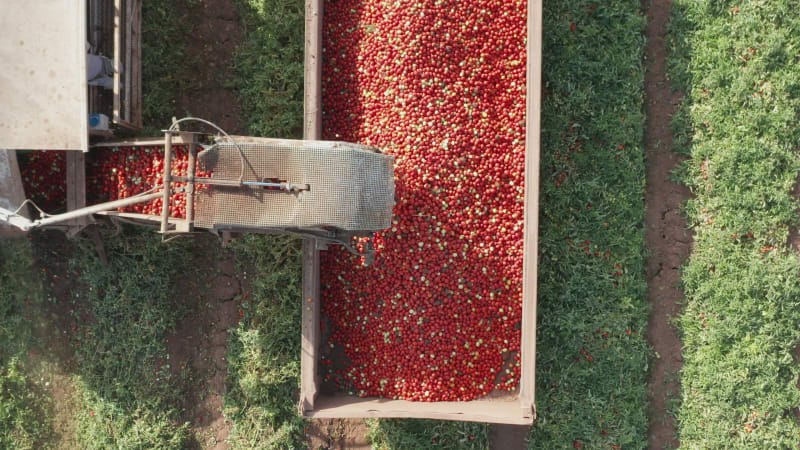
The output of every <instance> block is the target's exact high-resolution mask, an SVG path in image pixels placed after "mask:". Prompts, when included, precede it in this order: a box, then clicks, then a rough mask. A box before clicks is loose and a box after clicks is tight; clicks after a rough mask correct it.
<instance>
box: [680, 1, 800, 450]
mask: <svg viewBox="0 0 800 450" xmlns="http://www.w3.org/2000/svg"><path fill="white" fill-rule="evenodd" d="M670 42H671V43H672V47H673V48H672V52H671V57H670V61H669V65H670V75H671V78H672V79H673V82H674V83H675V86H676V88H678V89H680V90H681V91H683V92H684V93H685V94H686V96H685V98H684V100H683V102H682V105H681V108H680V111H679V113H678V114H677V115H676V117H675V118H674V120H673V125H674V128H675V132H676V136H677V137H678V139H677V143H678V144H679V145H680V148H679V151H681V152H683V153H684V154H686V155H687V156H688V157H689V158H690V159H688V160H687V161H686V163H685V165H684V167H683V168H682V171H681V177H682V179H683V181H684V182H685V183H686V184H687V185H688V186H689V187H690V188H691V190H692V192H693V194H694V198H693V199H692V200H690V201H689V202H688V204H687V207H686V213H687V216H688V223H689V225H690V227H691V228H693V230H694V233H695V243H694V249H693V252H692V255H691V258H690V260H689V262H688V264H687V266H686V267H685V270H684V274H683V284H684V289H685V293H686V305H685V308H684V312H683V314H682V315H681V317H680V321H679V327H680V331H681V334H682V339H683V344H684V352H683V356H684V361H685V362H684V366H683V370H682V372H681V377H680V379H681V391H682V394H681V404H680V406H679V408H678V410H677V416H678V419H679V421H680V426H679V437H680V440H681V444H682V445H683V446H686V447H687V448H721V447H727V448H779V447H780V448H789V447H797V446H798V445H800V430H799V429H798V426H797V418H796V417H795V415H794V414H793V412H792V409H793V408H795V407H797V406H798V405H800V391H798V389H797V380H798V367H797V364H796V362H795V360H794V358H793V355H792V353H793V351H794V349H795V346H796V345H797V343H798V341H799V340H800V279H799V278H798V274H800V264H798V257H797V251H796V248H792V246H791V245H789V241H790V240H791V239H790V230H791V229H792V227H795V226H796V225H797V221H798V220H797V219H798V215H797V208H798V203H797V200H796V199H795V198H794V197H793V196H792V189H793V186H794V185H795V183H796V180H797V174H798V170H799V169H800V158H798V151H797V149H798V147H799V146H800V133H798V129H797V121H798V111H799V110H800V95H798V94H800V72H798V70H797V62H798V51H800V10H798V9H797V5H796V4H795V3H794V2H791V1H788V0H776V1H771V2H764V1H745V2H733V1H708V0H691V1H689V0H678V1H676V2H675V5H674V6H673V14H672V20H671V25H670Z"/></svg>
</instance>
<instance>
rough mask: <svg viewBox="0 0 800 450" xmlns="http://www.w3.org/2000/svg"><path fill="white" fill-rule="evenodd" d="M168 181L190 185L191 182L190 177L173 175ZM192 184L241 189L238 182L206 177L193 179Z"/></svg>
mask: <svg viewBox="0 0 800 450" xmlns="http://www.w3.org/2000/svg"><path fill="white" fill-rule="evenodd" d="M170 180H172V181H176V182H179V183H190V182H192V179H191V177H184V176H179V175H173V176H172V177H171V178H170ZM194 182H195V183H199V184H210V185H212V186H230V187H241V186H242V184H241V183H239V180H223V179H221V178H206V177H194Z"/></svg>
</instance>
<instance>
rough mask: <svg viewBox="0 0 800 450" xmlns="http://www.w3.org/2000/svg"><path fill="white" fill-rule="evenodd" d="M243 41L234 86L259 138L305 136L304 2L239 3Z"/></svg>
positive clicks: (267, 0) (249, 124)
mask: <svg viewBox="0 0 800 450" xmlns="http://www.w3.org/2000/svg"><path fill="white" fill-rule="evenodd" d="M237 3H238V5H239V12H240V14H241V17H242V23H243V27H244V35H245V37H244V42H243V43H242V44H241V45H240V46H239V48H238V49H237V51H236V55H235V56H234V66H235V76H234V77H233V78H232V79H231V80H230V86H231V87H232V88H234V89H236V90H237V91H238V92H239V96H240V98H241V102H242V115H243V116H244V117H245V119H246V123H247V129H248V132H249V133H250V134H252V135H254V136H265V137H280V138H300V137H302V135H303V51H304V31H303V30H304V26H305V21H304V3H303V1H302V0H288V1H287V0H237Z"/></svg>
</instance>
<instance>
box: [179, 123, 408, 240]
mask: <svg viewBox="0 0 800 450" xmlns="http://www.w3.org/2000/svg"><path fill="white" fill-rule="evenodd" d="M258 141H259V142H256V143H252V142H251V143H239V147H240V148H241V149H242V151H243V153H244V155H245V169H244V181H264V180H265V179H270V180H280V181H285V182H290V183H295V184H308V185H309V186H310V190H309V191H301V192H298V193H286V192H282V191H277V190H268V189H265V188H262V187H248V186H245V187H220V186H209V187H207V188H205V189H200V190H199V192H198V194H197V211H196V216H195V225H196V226H198V227H201V228H209V229H215V228H217V229H219V228H230V227H249V228H270V229H274V228H319V227H335V228H338V229H341V230H348V231H378V230H383V229H386V228H388V227H389V226H391V220H392V207H393V205H394V173H393V161H394V157H392V156H388V155H383V154H380V153H377V152H376V151H375V149H372V148H370V147H365V146H361V145H356V144H348V143H343V142H328V141H295V140H279V139H259V140H258ZM198 159H199V162H200V166H201V168H202V169H203V170H209V171H213V176H212V178H218V179H224V180H238V179H239V175H240V172H241V158H240V156H239V151H238V150H237V148H236V146H234V145H233V144H230V143H222V144H218V145H216V146H214V147H212V148H209V149H207V150H205V151H203V152H201V153H200V154H199V156H198Z"/></svg>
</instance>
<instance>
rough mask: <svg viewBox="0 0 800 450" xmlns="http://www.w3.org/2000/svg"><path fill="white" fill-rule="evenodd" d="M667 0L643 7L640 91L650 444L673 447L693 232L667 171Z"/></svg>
mask: <svg viewBox="0 0 800 450" xmlns="http://www.w3.org/2000/svg"><path fill="white" fill-rule="evenodd" d="M671 6H672V2H670V1H669V0H652V4H651V5H650V6H649V8H648V9H647V30H646V35H647V50H646V55H647V73H646V75H645V95H646V99H647V102H646V113H647V128H646V131H645V135H646V138H645V152H646V153H645V154H646V157H647V191H646V198H645V202H646V205H647V213H646V216H645V223H646V225H647V233H646V237H645V238H646V241H647V248H648V249H649V251H650V256H649V258H648V262H647V283H648V294H647V297H648V300H649V301H650V304H651V311H650V322H649V325H648V342H649V343H650V345H651V346H652V347H653V349H654V351H655V354H656V357H655V360H654V362H653V366H652V367H651V373H650V382H649V385H648V400H649V411H648V416H649V418H650V432H649V438H648V440H649V447H650V448H653V449H658V448H677V447H678V445H679V442H678V440H677V437H676V435H675V431H676V425H677V424H676V423H675V421H674V418H673V417H672V416H671V415H670V411H669V403H670V399H677V397H678V394H679V385H678V377H677V373H678V371H679V370H680V368H681V366H682V364H683V359H682V356H681V342H680V339H679V338H678V335H677V332H676V330H675V328H674V327H673V326H672V324H671V319H672V318H674V317H675V316H676V315H677V314H679V312H680V301H681V299H682V298H683V291H682V289H681V287H680V279H681V272H680V267H681V265H682V264H683V262H684V261H685V260H686V258H688V256H689V253H690V252H691V248H692V235H691V233H690V231H689V230H687V229H686V221H685V220H684V217H683V215H682V214H681V212H680V207H681V204H682V203H683V202H685V201H686V199H688V198H689V196H690V192H689V189H688V188H687V187H685V186H682V185H678V184H675V183H673V182H672V181H670V174H671V173H672V171H673V170H674V169H675V168H676V166H677V164H678V163H679V162H680V160H681V159H682V157H680V156H679V155H677V154H675V153H674V152H673V143H672V130H671V128H670V120H671V118H672V115H673V114H674V113H675V111H676V109H677V104H678V102H679V101H680V98H681V97H682V96H683V94H682V93H680V92H672V89H671V86H670V83H669V82H668V81H667V78H666V59H667V54H668V48H667V36H666V35H667V29H666V25H667V22H668V21H669V11H670V7H671Z"/></svg>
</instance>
